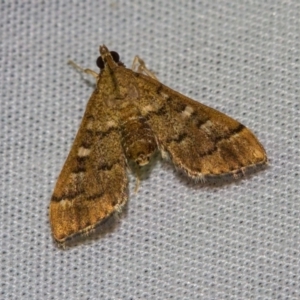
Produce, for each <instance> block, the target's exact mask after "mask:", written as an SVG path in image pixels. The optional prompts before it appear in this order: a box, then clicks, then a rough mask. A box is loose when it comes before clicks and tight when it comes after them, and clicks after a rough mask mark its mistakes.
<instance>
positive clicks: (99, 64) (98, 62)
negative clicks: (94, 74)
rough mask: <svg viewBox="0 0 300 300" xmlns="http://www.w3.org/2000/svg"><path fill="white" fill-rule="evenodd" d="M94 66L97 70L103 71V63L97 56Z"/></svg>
mask: <svg viewBox="0 0 300 300" xmlns="http://www.w3.org/2000/svg"><path fill="white" fill-rule="evenodd" d="M96 64H97V66H98V68H99V69H104V61H103V59H102V57H101V56H99V57H98V58H97V60H96Z"/></svg>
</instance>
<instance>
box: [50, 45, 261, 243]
mask: <svg viewBox="0 0 300 300" xmlns="http://www.w3.org/2000/svg"><path fill="white" fill-rule="evenodd" d="M100 54H101V56H100V57H99V58H98V60H97V64H98V66H99V67H100V70H101V71H100V74H99V76H96V77H97V80H98V81H97V87H96V90H95V91H94V93H93V94H92V96H91V98H90V100H89V102H88V104H87V108H86V112H85V115H84V117H83V120H82V123H81V125H80V128H79V131H78V133H77V136H76V138H75V141H74V143H73V146H72V148H71V151H70V154H69V156H68V158H67V160H66V162H65V165H64V167H63V169H62V171H61V174H60V176H59V178H58V180H57V183H56V187H55V189H54V193H53V196H52V199H51V204H50V222H51V227H52V232H53V236H54V239H55V240H56V241H57V242H59V243H64V242H65V241H67V240H69V239H71V238H72V237H73V236H74V235H78V234H81V233H89V232H90V231H91V230H92V229H94V228H95V226H96V225H97V224H100V223H101V222H102V221H103V220H105V219H107V218H108V217H109V216H111V215H112V214H113V213H114V212H116V211H119V210H120V208H121V207H122V206H123V205H124V203H126V201H127V198H128V191H127V188H128V179H127V174H126V168H127V166H128V161H133V162H135V163H136V164H137V165H140V166H143V165H146V164H147V163H148V162H149V159H150V158H151V156H152V155H153V153H154V152H155V151H156V149H159V150H160V151H161V153H162V156H163V157H164V158H166V157H168V158H169V159H170V161H171V162H172V163H173V164H174V165H175V166H176V167H177V168H179V169H181V170H183V171H184V172H185V173H186V174H187V175H188V176H189V177H191V178H196V179H197V178H199V179H204V178H206V177H209V176H220V175H223V174H236V173H237V172H239V171H241V170H245V169H246V168H248V167H250V166H256V165H261V164H265V163H266V162H267V156H266V152H265V150H264V148H263V147H262V145H261V144H260V143H259V142H258V140H257V139H256V137H255V136H254V135H253V133H252V132H251V131H250V130H249V129H247V128H246V127H245V126H243V125H242V124H240V123H239V122H237V121H235V120H234V119H232V118H230V117H228V116H226V115H225V114H223V113H221V112H218V111H216V110H214V109H212V108H210V107H208V106H205V105H203V104H200V103H199V102H196V101H194V100H192V99H189V98H188V97H186V96H183V95H181V94H180V93H178V92H176V91H173V90H172V89H170V88H168V87H166V86H165V85H163V84H162V83H160V82H159V81H158V80H156V77H155V76H154V75H153V76H152V75H151V72H150V71H149V70H147V69H146V67H145V64H144V62H143V61H142V60H141V59H139V58H138V59H137V61H138V62H140V64H141V65H140V67H138V68H137V70H138V72H134V71H132V70H130V69H127V68H125V66H124V64H123V63H122V62H120V61H119V56H118V54H117V53H116V52H109V50H108V49H107V47H106V46H101V47H100ZM85 72H86V73H89V74H94V72H93V71H91V70H85Z"/></svg>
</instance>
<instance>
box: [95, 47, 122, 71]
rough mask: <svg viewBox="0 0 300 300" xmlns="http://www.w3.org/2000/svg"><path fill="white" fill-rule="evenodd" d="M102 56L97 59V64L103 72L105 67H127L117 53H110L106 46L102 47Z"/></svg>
mask: <svg viewBox="0 0 300 300" xmlns="http://www.w3.org/2000/svg"><path fill="white" fill-rule="evenodd" d="M100 54H101V55H100V56H99V57H98V58H97V61H96V64H97V66H98V67H99V68H100V70H103V69H104V68H105V65H106V64H108V65H109V66H110V68H112V67H114V66H123V67H124V66H125V65H124V64H123V63H122V62H121V61H120V56H119V54H118V53H117V52H116V51H109V50H108V49H107V48H106V46H100Z"/></svg>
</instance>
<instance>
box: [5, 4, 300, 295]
mask: <svg viewBox="0 0 300 300" xmlns="http://www.w3.org/2000/svg"><path fill="white" fill-rule="evenodd" d="M0 13H1V16H0V34H1V39H0V43H1V44H0V45H1V46H0V61H1V65H0V68H1V72H0V86H1V99H0V101H1V102H0V105H1V107H0V109H1V123H0V124H1V130H0V155H1V161H0V162H1V168H0V201H1V202H0V212H1V220H0V222H1V223H0V228H1V229H0V230H1V236H0V241H1V274H0V278H1V279H0V280H1V284H0V289H1V293H0V298H1V299H300V272H299V270H300V253H299V246H300V244H299V240H300V226H299V225H300V224H299V223H300V221H299V218H300V214H299V212H300V201H299V200H300V199H299V186H300V179H299V165H300V159H299V149H300V142H299V140H300V138H299V136H300V135H299V129H300V120H299V109H300V108H299V106H300V100H299V91H300V84H299V83H300V80H299V77H300V70H299V67H300V62H299V60H300V52H299V49H300V21H299V20H300V2H299V1H298V0H291V1H287V0H286V1H283V0H276V1H261V0H253V1H240V0H230V1H211V0H202V1H197V0H195V1H179V0H178V1H158V0H154V1H143V0H140V1H125V0H123V1H103V0H102V1H91V0H86V1H2V2H1V5H0ZM100 44H106V45H107V46H108V47H109V48H110V49H111V50H115V51H118V52H119V54H120V55H121V58H122V61H124V63H125V64H126V65H127V66H130V65H131V62H132V59H133V57H134V56H135V55H136V54H139V55H140V56H141V57H142V58H143V59H144V60H145V61H146V63H147V65H148V67H149V68H150V69H152V70H154V71H155V72H156V74H157V76H158V77H159V78H160V80H161V81H162V82H163V83H165V84H166V85H168V86H170V87H172V88H173V89H175V90H178V91H180V92H181V93H183V94H186V95H188V96H190V97H191V98H193V99H197V100H199V101H201V102H202V103H204V104H207V105H210V106H212V107H214V108H217V109H219V110H221V111H223V112H225V113H227V114H229V115H230V116H232V117H233V118H236V119H237V120H239V121H240V122H242V123H243V124H244V125H246V126H248V127H249V128H250V129H251V130H252V131H253V132H254V133H255V134H256V135H257V137H258V138H259V140H260V141H261V143H262V144H263V145H264V146H265V148H266V150H267V153H268V156H269V158H270V167H269V168H267V169H266V170H263V171H261V172H257V173H255V174H253V175H252V176H248V177H246V178H244V179H242V180H239V181H234V182H231V183H228V184H224V185H219V186H209V185H205V184H204V185H197V184H194V183H193V182H190V181H188V180H186V179H184V177H182V176H181V175H178V174H177V173H176V172H175V171H174V169H173V168H172V166H170V165H169V164H167V163H164V162H162V161H160V160H158V161H157V162H156V163H155V166H154V167H153V169H152V171H151V172H150V173H149V176H148V178H147V179H145V180H143V181H142V183H141V186H140V189H139V191H138V193H137V194H134V192H133V189H134V184H135V180H134V178H133V177H132V176H131V184H130V189H131V195H130V201H129V203H128V206H127V208H126V209H125V212H124V213H123V214H122V215H121V216H120V219H119V220H117V222H116V224H114V226H113V228H111V229H110V230H107V231H106V233H105V234H101V235H100V236H98V237H92V238H89V239H87V240H85V241H84V242H82V243H79V244H76V245H74V246H73V247H71V248H68V249H66V250H61V249H59V248H57V247H56V246H55V244H54V242H53V240H52V238H51V232H50V226H49V221H48V206H49V200H50V197H51V194H52V190H53V188H54V184H55V181H56V178H57V176H58V174H59V172H60V170H61V167H62V165H63V162H64V160H65V158H66V156H67V154H68V151H69V150H70V147H71V144H72V141H73V138H74V136H75V134H76V132H77V129H78V126H79V124H80V120H81V118H82V116H83V112H84V109H85V104H86V102H87V100H88V98H89V96H90V94H91V93H92V91H93V82H94V80H93V78H90V77H88V76H83V77H82V76H80V74H79V73H78V72H76V71H75V70H74V69H73V68H72V67H70V66H69V65H68V64H67V61H68V60H69V59H72V60H74V61H76V62H77V63H78V64H80V65H81V66H83V67H88V68H93V69H94V70H98V69H97V67H96V65H95V60H96V58H97V57H98V55H99V53H98V47H99V45H100ZM83 78H84V79H83Z"/></svg>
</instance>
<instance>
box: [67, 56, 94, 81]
mask: <svg viewBox="0 0 300 300" xmlns="http://www.w3.org/2000/svg"><path fill="white" fill-rule="evenodd" d="M68 64H69V65H71V66H72V67H73V68H74V69H76V70H77V71H79V72H82V73H85V74H88V75H92V76H93V77H94V78H96V79H98V77H99V74H98V73H97V72H95V71H93V70H91V69H83V68H81V67H80V66H78V65H77V64H76V63H75V62H74V61H72V60H69V61H68Z"/></svg>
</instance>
